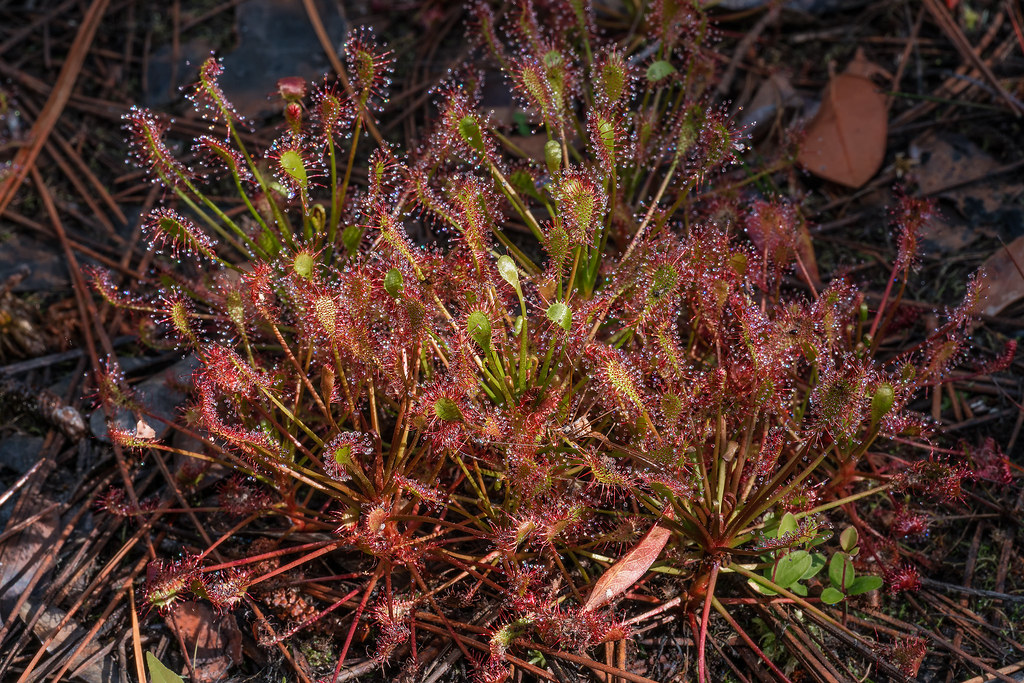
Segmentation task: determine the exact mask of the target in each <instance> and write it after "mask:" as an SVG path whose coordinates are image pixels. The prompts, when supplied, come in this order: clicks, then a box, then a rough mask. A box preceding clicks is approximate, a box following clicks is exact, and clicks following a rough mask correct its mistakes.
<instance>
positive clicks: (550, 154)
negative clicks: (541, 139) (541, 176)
mask: <svg viewBox="0 0 1024 683" xmlns="http://www.w3.org/2000/svg"><path fill="white" fill-rule="evenodd" d="M544 164H545V165H546V166H547V167H548V173H550V174H551V175H555V174H556V173H558V169H559V168H561V166H562V145H561V144H559V142H558V140H548V141H547V142H545V143H544Z"/></svg>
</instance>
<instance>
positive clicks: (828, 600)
mask: <svg viewBox="0 0 1024 683" xmlns="http://www.w3.org/2000/svg"><path fill="white" fill-rule="evenodd" d="M845 599H846V596H845V595H843V594H842V593H840V592H839V591H837V590H836V589H835V588H832V587H831V586H829V587H828V588H826V589H825V590H823V591H821V601H822V602H823V603H825V604H826V605H834V604H836V603H837V602H842V601H843V600H845Z"/></svg>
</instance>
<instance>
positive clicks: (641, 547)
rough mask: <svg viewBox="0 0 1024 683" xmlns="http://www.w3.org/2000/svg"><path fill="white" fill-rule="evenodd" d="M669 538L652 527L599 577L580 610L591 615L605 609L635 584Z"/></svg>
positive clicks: (666, 531)
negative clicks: (603, 607)
mask: <svg viewBox="0 0 1024 683" xmlns="http://www.w3.org/2000/svg"><path fill="white" fill-rule="evenodd" d="M671 535H672V532H671V531H670V530H668V529H666V528H665V527H661V526H658V525H657V524H655V525H654V526H652V527H651V528H650V529H649V530H648V531H647V533H646V534H644V537H643V538H641V539H640V542H639V543H637V544H636V545H635V546H634V547H633V549H632V550H630V551H629V552H628V553H626V554H625V555H624V556H623V557H622V559H620V560H619V561H618V562H616V563H615V564H613V565H612V566H611V567H609V568H608V571H606V572H605V573H604V574H602V575H601V578H600V579H598V580H597V583H595V584H594V590H592V591H591V592H590V597H589V598H588V599H587V604H585V605H584V606H583V609H584V610H587V611H593V610H595V609H597V608H598V607H601V606H603V605H606V604H607V603H609V602H611V601H612V600H613V599H614V598H615V597H616V596H617V595H621V594H622V593H624V592H625V591H626V590H627V589H628V588H629V587H630V586H632V585H633V584H635V583H636V582H637V581H639V580H640V578H641V577H642V576H643V575H644V574H645V573H647V570H648V569H650V568H651V565H652V564H654V561H655V560H657V559H658V555H659V554H661V551H662V549H663V548H664V547H665V544H666V543H668V539H669V537H670V536H671Z"/></svg>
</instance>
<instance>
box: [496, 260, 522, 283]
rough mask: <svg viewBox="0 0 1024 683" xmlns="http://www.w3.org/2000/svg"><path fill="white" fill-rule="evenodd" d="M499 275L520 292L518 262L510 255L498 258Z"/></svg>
mask: <svg viewBox="0 0 1024 683" xmlns="http://www.w3.org/2000/svg"><path fill="white" fill-rule="evenodd" d="M498 273H499V274H500V275H501V278H502V279H503V280H504V281H505V282H507V283H509V284H510V285H512V287H513V288H514V289H515V290H516V291H517V292H518V291H519V269H518V268H516V262H515V261H513V260H512V257H511V256H509V255H508V254H503V255H502V256H499V257H498Z"/></svg>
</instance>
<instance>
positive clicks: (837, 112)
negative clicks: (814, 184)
mask: <svg viewBox="0 0 1024 683" xmlns="http://www.w3.org/2000/svg"><path fill="white" fill-rule="evenodd" d="M854 65H856V68H853V67H854ZM851 69H852V70H853V71H855V72H856V73H850V72H849V71H848V72H847V73H842V74H839V75H838V76H833V77H832V79H831V80H830V81H829V83H828V85H827V86H826V87H825V92H824V94H823V95H822V98H821V108H820V109H818V113H817V115H816V116H815V117H814V119H813V120H812V121H811V124H810V125H809V126H808V128H807V135H806V137H805V138H804V143H803V145H802V147H801V149H800V154H799V156H798V157H797V161H798V162H799V163H800V165H801V166H803V167H804V168H806V169H807V170H808V171H810V172H811V173H813V174H814V175H816V176H819V177H822V178H825V179H826V180H831V181H832V182H835V183H839V184H840V185H846V186H847V187H853V188H856V187H861V186H862V185H864V184H865V183H866V182H868V181H869V180H870V179H871V177H872V176H874V175H875V173H877V172H878V169H879V168H881V167H882V161H883V159H884V158H885V143H886V135H887V134H888V115H887V113H886V108H885V96H884V95H882V93H880V92H879V90H878V86H876V85H875V84H874V83H873V82H872V81H871V80H870V79H868V78H865V77H864V76H863V75H859V74H861V73H866V72H867V71H868V70H867V69H866V67H865V65H864V63H863V61H862V60H857V61H855V62H853V64H851Z"/></svg>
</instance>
